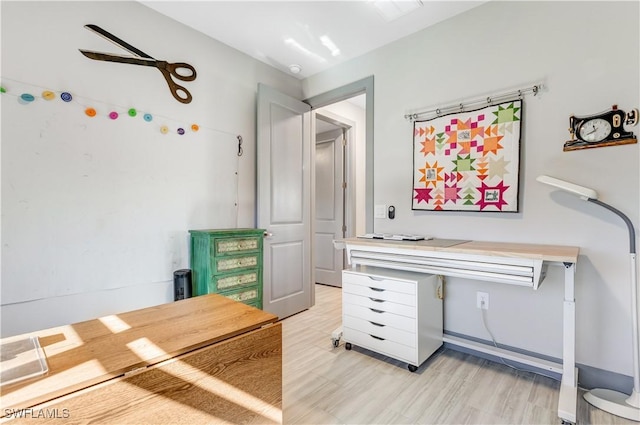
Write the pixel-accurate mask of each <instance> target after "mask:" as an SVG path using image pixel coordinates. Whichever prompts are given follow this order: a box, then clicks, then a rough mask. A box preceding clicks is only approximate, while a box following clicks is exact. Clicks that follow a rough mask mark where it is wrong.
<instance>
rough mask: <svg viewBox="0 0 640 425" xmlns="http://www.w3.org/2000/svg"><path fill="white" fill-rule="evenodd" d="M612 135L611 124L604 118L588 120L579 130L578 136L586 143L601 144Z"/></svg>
mask: <svg viewBox="0 0 640 425" xmlns="http://www.w3.org/2000/svg"><path fill="white" fill-rule="evenodd" d="M609 134H611V123H609V121H607V120H604V119H602V118H594V119H590V120H586V121H584V122H583V123H581V124H580V127H579V128H578V136H579V137H580V138H581V139H582V140H584V141H585V142H599V141H601V140H604V139H606V138H607V136H609Z"/></svg>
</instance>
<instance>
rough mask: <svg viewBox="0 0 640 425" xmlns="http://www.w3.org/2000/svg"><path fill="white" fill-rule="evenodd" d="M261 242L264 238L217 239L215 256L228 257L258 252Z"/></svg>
mask: <svg viewBox="0 0 640 425" xmlns="http://www.w3.org/2000/svg"><path fill="white" fill-rule="evenodd" d="M261 241H262V238H260V237H258V236H246V237H236V238H216V239H215V241H214V252H215V255H226V254H238V253H241V252H250V251H258V250H259V249H260V245H261V244H260V242H261Z"/></svg>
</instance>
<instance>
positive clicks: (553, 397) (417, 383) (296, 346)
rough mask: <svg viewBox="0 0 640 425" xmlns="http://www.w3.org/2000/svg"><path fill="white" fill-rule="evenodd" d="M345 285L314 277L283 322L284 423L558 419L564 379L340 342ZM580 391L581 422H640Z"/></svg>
mask: <svg viewBox="0 0 640 425" xmlns="http://www.w3.org/2000/svg"><path fill="white" fill-rule="evenodd" d="M341 310H342V307H341V290H340V289H339V288H332V287H329V286H324V285H316V305H315V306H314V307H312V308H311V309H309V310H307V311H304V312H302V313H299V314H297V315H295V316H292V317H289V318H287V319H284V320H283V321H282V324H283V408H284V422H285V424H559V423H560V420H559V419H558V417H557V405H558V388H559V383H558V382H557V381H555V380H553V379H550V378H546V377H542V376H539V375H536V374H533V373H530V372H520V371H517V370H514V369H512V368H509V367H507V366H505V365H503V364H501V363H495V362H490V361H487V360H484V359H480V358H478V357H474V356H470V355H467V354H463V353H459V352H456V351H453V350H448V349H441V350H439V351H437V352H436V353H435V354H434V355H433V356H432V357H431V358H430V359H428V360H427V361H426V362H425V363H424V364H423V365H422V366H420V368H419V369H418V370H417V371H416V372H414V373H411V372H409V371H408V370H407V368H406V364H404V363H401V362H398V361H395V360H393V359H390V358H388V357H384V356H381V355H377V354H374V353H372V352H370V351H366V350H363V349H360V348H358V347H354V349H353V350H351V351H347V350H345V348H344V343H343V342H341V343H340V346H339V347H338V348H334V347H333V345H332V343H331V332H332V331H333V330H334V329H335V328H337V327H338V326H340V324H341ZM582 393H583V391H579V394H578V423H579V424H603V425H604V424H636V425H637V423H636V422H632V421H628V420H626V419H623V418H619V417H617V416H613V415H610V414H608V413H605V412H603V411H601V410H599V409H596V408H593V407H592V406H591V405H589V404H588V403H586V402H585V401H584V399H583V398H582Z"/></svg>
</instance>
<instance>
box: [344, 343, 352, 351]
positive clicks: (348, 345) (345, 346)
mask: <svg viewBox="0 0 640 425" xmlns="http://www.w3.org/2000/svg"><path fill="white" fill-rule="evenodd" d="M344 348H345V350H351V348H353V347H351V343H350V342H347V343H346V344H345V345H344Z"/></svg>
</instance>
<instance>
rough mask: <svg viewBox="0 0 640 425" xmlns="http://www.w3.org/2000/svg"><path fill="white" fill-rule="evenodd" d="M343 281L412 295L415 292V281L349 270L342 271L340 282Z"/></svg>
mask: <svg viewBox="0 0 640 425" xmlns="http://www.w3.org/2000/svg"><path fill="white" fill-rule="evenodd" d="M345 282H349V283H351V284H354V285H360V286H366V287H369V288H376V289H383V290H387V291H393V292H400V293H403V294H411V295H414V294H415V293H416V284H415V282H408V281H402V280H396V279H389V278H383V277H376V276H370V275H367V274H362V273H356V272H350V271H344V272H342V283H343V284H344V283H345Z"/></svg>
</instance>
